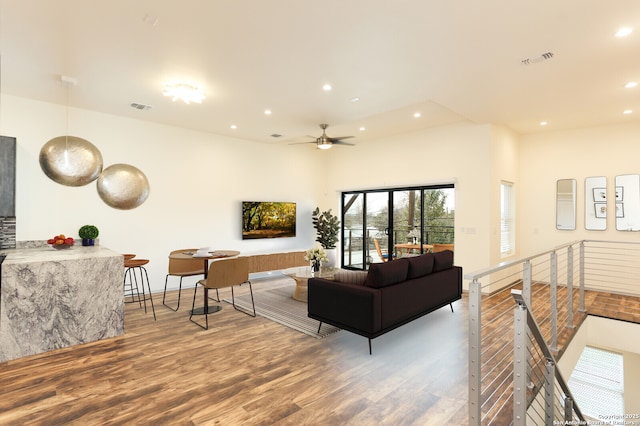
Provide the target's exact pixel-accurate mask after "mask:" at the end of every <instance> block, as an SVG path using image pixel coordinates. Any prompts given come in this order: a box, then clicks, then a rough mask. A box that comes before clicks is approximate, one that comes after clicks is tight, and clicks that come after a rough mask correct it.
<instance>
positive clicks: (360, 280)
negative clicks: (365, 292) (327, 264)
mask: <svg viewBox="0 0 640 426" xmlns="http://www.w3.org/2000/svg"><path fill="white" fill-rule="evenodd" d="M333 279H334V281H340V282H341V283H347V284H354V285H363V284H364V280H366V279H367V271H352V270H349V269H338V270H337V271H335V272H334V273H333Z"/></svg>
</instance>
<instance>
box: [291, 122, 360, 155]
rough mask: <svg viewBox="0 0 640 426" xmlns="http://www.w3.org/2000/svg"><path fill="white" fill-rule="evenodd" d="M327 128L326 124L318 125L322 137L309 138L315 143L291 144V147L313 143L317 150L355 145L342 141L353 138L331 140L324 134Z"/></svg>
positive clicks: (341, 137) (342, 137)
mask: <svg viewBox="0 0 640 426" xmlns="http://www.w3.org/2000/svg"><path fill="white" fill-rule="evenodd" d="M327 127H329V125H328V124H325V123H322V124H320V128H321V129H322V135H321V136H320V137H318V138H316V137H313V136H309V137H311V138H314V139H315V141H309V142H297V143H292V144H291V145H297V144H301V143H315V144H316V146H317V147H318V149H329V148H331V147H332V146H333V145H334V144H335V145H349V146H354V145H355V144H353V143H349V142H344V141H343V139H349V138H353V137H354V136H340V137H337V138H332V137H330V136H327V133H326V129H327Z"/></svg>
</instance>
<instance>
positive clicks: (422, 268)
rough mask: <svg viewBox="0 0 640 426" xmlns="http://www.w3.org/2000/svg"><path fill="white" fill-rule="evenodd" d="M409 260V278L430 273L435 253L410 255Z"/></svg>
mask: <svg viewBox="0 0 640 426" xmlns="http://www.w3.org/2000/svg"><path fill="white" fill-rule="evenodd" d="M407 261H408V262H409V272H408V273H407V279H408V280H410V279H412V278H418V277H422V276H424V275H428V274H430V273H431V272H432V271H433V254H431V253H426V254H422V255H420V256H415V257H409V258H407Z"/></svg>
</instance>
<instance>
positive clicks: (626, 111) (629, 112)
mask: <svg viewBox="0 0 640 426" xmlns="http://www.w3.org/2000/svg"><path fill="white" fill-rule="evenodd" d="M632 112H633V110H630V109H625V110H624V111H623V114H631V113H632Z"/></svg>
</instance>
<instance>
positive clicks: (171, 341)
mask: <svg viewBox="0 0 640 426" xmlns="http://www.w3.org/2000/svg"><path fill="white" fill-rule="evenodd" d="M269 284H270V281H269V280H260V281H257V282H256V283H255V285H254V292H255V293H256V297H260V295H259V292H260V291H261V290H264V289H266V288H267V287H268V286H269ZM243 287H245V286H243ZM245 291H246V289H245ZM537 291H538V292H539V293H538V294H539V297H542V298H543V299H544V298H545V297H546V293H545V290H544V289H538V290H537ZM227 295H228V294H226V293H222V294H221V296H222V297H226V296H227ZM154 296H155V297H154V300H155V304H156V314H157V317H158V320H157V321H153V316H152V315H151V313H150V312H149V313H147V314H145V313H144V310H143V309H141V308H139V307H138V305H135V304H127V305H126V316H125V325H126V333H125V335H124V336H122V337H119V338H114V339H108V340H104V341H100V342H94V343H89V344H85V345H80V346H75V347H73V348H66V349H62V350H58V351H53V352H49V353H46V354H40V355H36V356H31V357H26V358H22V359H19V360H13V361H9V362H5V363H0V394H1V395H2V397H1V398H0V425H67V424H69V425H83V426H84V425H131V424H136V425H146V424H148V425H421V426H422V425H444V424H451V425H465V424H467V423H468V421H467V411H468V408H467V396H468V387H467V386H468V381H467V374H468V332H467V330H468V300H467V296H466V294H465V295H463V299H462V300H460V301H458V302H455V303H454V304H453V306H454V309H455V312H454V313H452V312H451V311H450V310H449V307H444V308H442V309H440V310H438V311H435V312H432V313H430V314H428V315H426V316H425V317H423V318H420V319H418V320H416V321H413V322H412V323H410V324H407V325H405V326H403V327H401V328H399V329H397V330H394V331H392V332H390V333H387V334H385V335H383V336H381V337H379V338H377V339H374V340H373V355H369V353H368V346H367V340H366V339H365V338H363V337H360V336H357V335H354V334H352V333H348V332H345V331H340V332H338V333H336V334H332V335H330V336H328V337H326V338H324V339H315V338H312V337H310V336H307V335H304V334H302V333H299V332H297V331H294V330H291V329H289V328H286V327H284V326H282V325H279V324H277V323H275V322H272V321H269V320H266V319H264V318H261V317H256V318H251V317H249V316H247V315H245V314H243V313H240V312H237V311H235V310H234V309H233V308H232V307H231V305H228V304H226V303H224V302H223V303H221V305H222V306H223V310H222V311H220V312H218V313H216V314H213V315H211V316H210V317H209V319H210V322H209V323H210V329H209V330H208V331H205V330H202V329H200V328H199V327H198V326H196V325H195V324H193V323H191V322H190V321H189V320H188V309H189V308H190V306H191V300H192V299H191V297H192V291H191V289H188V290H186V291H183V299H182V303H181V305H182V306H181V308H180V310H179V311H178V312H173V311H171V310H169V309H167V308H166V307H164V306H162V304H161V299H162V295H161V294H156V295H154ZM176 297H177V293H176V292H171V293H170V294H169V295H168V302H169V303H171V304H172V306H175V302H176ZM509 298H510V296H508V295H507V296H505V295H499V294H498V295H494V296H492V297H491V298H485V299H484V300H483V306H484V309H485V310H486V311H485V313H483V318H490V316H491V315H492V310H494V312H495V313H496V314H495V317H494V321H493V322H491V327H490V328H488V329H487V330H486V331H484V332H483V334H484V333H491V330H494V332H496V333H497V334H496V340H498V336H502V335H505V333H504V331H502V332H501V330H505V327H508V325H506V324H508V322H509V321H511V322H512V321H513V315H512V309H513V302H512V301H508V299H509ZM505 300H506V302H505ZM198 302H200V300H199V301H198ZM586 303H587V308H588V310H589V312H590V313H591V314H597V315H602V316H607V317H613V318H619V319H624V320H628V321H636V322H639V321H640V303H639V302H638V299H637V298H629V297H625V296H619V295H612V294H605V293H593V292H588V294H587V298H586ZM503 304H509V308H508V309H507V311H509V313H510V314H507V315H502V316H500V315H498V314H497V313H498V312H500V311H501V310H504V305H503ZM540 309H542V310H543V309H544V305H543V304H541V306H540ZM199 319H202V318H199ZM576 321H580V319H579V317H577V318H576ZM560 340H561V345H564V342H567V341H569V340H570V336H569V335H567V334H566V333H563V334H562V336H561V339H560ZM483 357H484V356H483ZM501 359H502V357H501V356H499V354H498V355H497V356H495V360H496V361H495V362H494V363H493V365H489V366H488V367H487V368H489V369H490V370H486V371H493V373H491V374H493V375H494V378H495V379H496V383H500V380H502V375H503V374H504V371H505V369H506V368H503V367H502V366H501V364H500V363H499V361H501ZM483 371H485V370H483ZM508 386H509V385H506V387H507V388H508ZM498 389H499V393H501V392H502V391H504V390H505V389H504V386H502V387H499V388H498ZM492 418H493V419H494V421H493V422H492V423H493V424H500V421H503V420H504V421H507V422H508V419H509V413H508V412H502V411H501V412H498V413H497V414H495V416H492Z"/></svg>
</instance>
